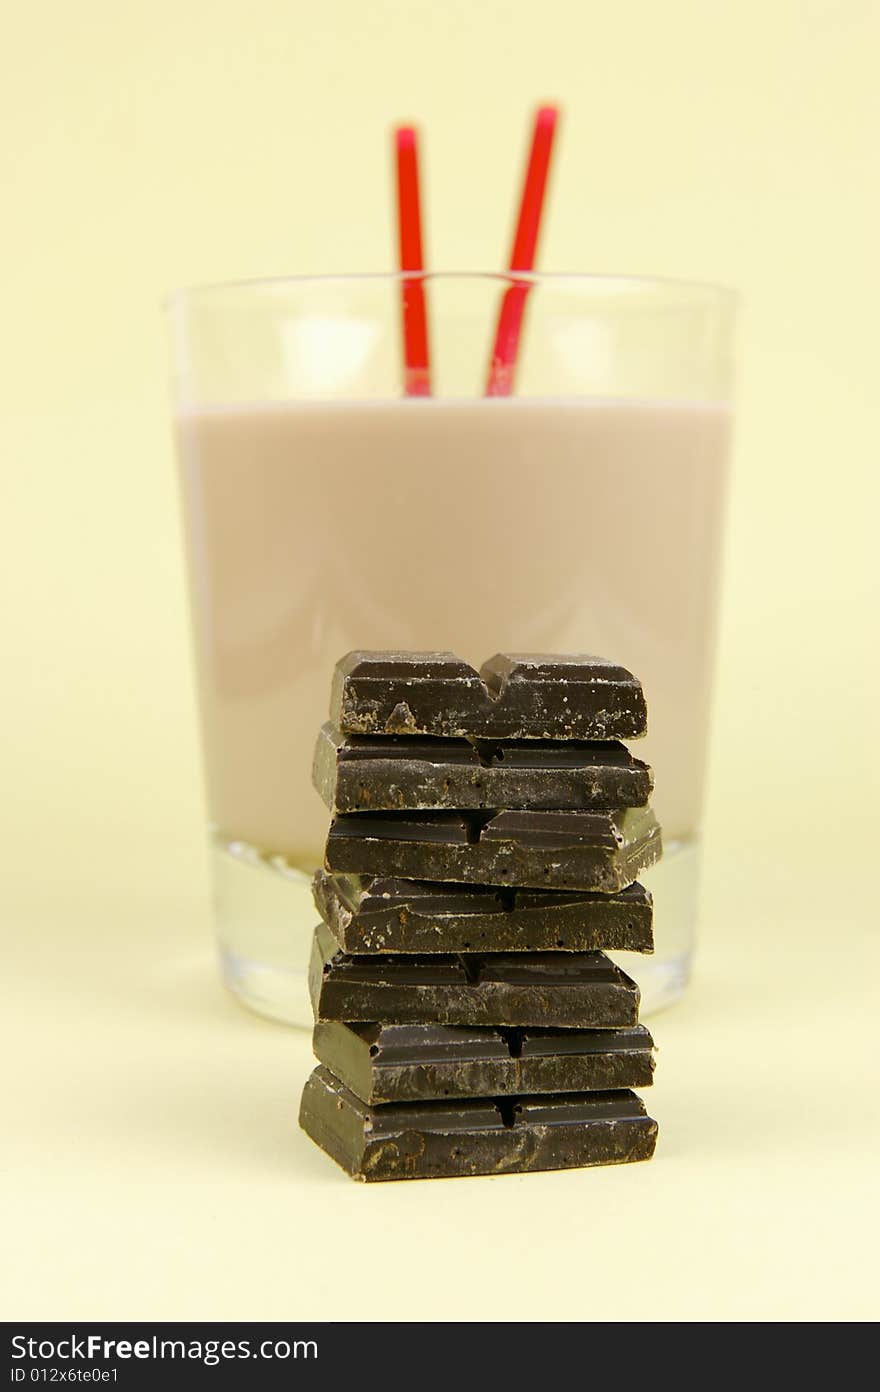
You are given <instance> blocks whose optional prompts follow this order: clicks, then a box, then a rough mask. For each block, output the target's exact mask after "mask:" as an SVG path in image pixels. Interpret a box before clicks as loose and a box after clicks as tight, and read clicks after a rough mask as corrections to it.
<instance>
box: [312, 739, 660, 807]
mask: <svg viewBox="0 0 880 1392" xmlns="http://www.w3.org/2000/svg"><path fill="white" fill-rule="evenodd" d="M312 782H313V783H314V785H315V787H316V788H317V790H318V792H319V793H320V794H321V797H322V798H323V799H324V801H325V802H326V804H327V806H328V807H329V808H330V810H331V812H334V813H340V812H383V811H394V810H410V811H419V810H422V811H430V810H432V809H437V808H441V809H442V808H463V807H464V808H470V807H477V808H479V807H505V808H507V807H514V808H517V807H518V808H533V809H536V808H553V809H557V810H558V809H559V808H607V807H610V808H618V807H644V806H645V804H646V803H647V801H648V799H649V798H650V796H651V790H652V788H653V782H654V780H653V777H652V775H651V770H650V769H649V768H648V765H647V764H643V763H642V761H641V760H640V759H634V758H633V756H632V755H631V754H630V753H629V751H628V750H627V749H625V748H624V746H623V745H622V744H618V743H617V742H616V741H615V740H610V741H608V742H607V743H605V744H597V743H586V742H584V741H583V740H567V741H560V742H557V743H555V744H554V743H552V742H551V741H549V740H520V741H509V740H508V741H505V742H503V743H492V742H491V741H486V740H474V741H470V740H465V739H432V738H430V737H429V736H413V737H410V738H407V737H406V736H404V735H385V736H370V735H343V734H341V733H340V732H339V730H337V729H336V728H335V726H333V725H330V724H327V725H325V726H324V727H323V728H322V730H321V733H320V734H319V736H318V743H317V746H316V748H315V759H314V765H313V769H312Z"/></svg>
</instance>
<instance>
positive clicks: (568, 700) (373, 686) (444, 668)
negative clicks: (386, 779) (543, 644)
mask: <svg viewBox="0 0 880 1392" xmlns="http://www.w3.org/2000/svg"><path fill="white" fill-rule="evenodd" d="M330 718H331V720H332V721H333V723H334V725H336V726H338V728H339V729H340V730H342V731H343V732H344V733H346V734H361V735H374V734H380V735H382V734H385V735H442V736H444V737H449V736H452V737H454V738H458V737H466V736H468V735H477V736H482V737H484V738H488V739H553V740H561V739H579V740H613V739H614V740H616V739H636V738H637V737H638V736H640V735H643V734H644V733H645V730H646V728H647V715H646V710H645V697H644V693H643V692H642V687H641V683H640V682H639V681H637V679H636V678H635V677H634V676H633V674H632V673H631V672H628V671H627V670H626V668H625V667H618V666H617V665H616V664H615V663H613V662H608V661H607V660H606V659H605V658H604V657H591V656H588V655H587V654H584V653H576V654H553V653H497V654H496V655H495V657H490V658H489V660H488V662H484V663H483V666H482V667H481V668H480V670H479V672H478V671H477V670H476V668H474V667H471V666H469V664H468V663H467V662H463V661H462V660H461V658H459V657H456V656H455V654H454V653H449V652H424V653H420V652H350V653H348V654H346V656H345V657H343V658H342V659H341V660H340V661H339V662H338V663H337V664H336V671H335V673H334V677H333V687H332V691H331V697H330Z"/></svg>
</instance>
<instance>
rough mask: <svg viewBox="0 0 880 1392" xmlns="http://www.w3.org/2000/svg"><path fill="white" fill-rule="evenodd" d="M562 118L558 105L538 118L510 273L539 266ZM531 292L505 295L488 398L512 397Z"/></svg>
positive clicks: (520, 289) (516, 289) (521, 289)
mask: <svg viewBox="0 0 880 1392" xmlns="http://www.w3.org/2000/svg"><path fill="white" fill-rule="evenodd" d="M558 117H559V111H558V108H557V107H555V106H542V107H541V108H540V109H539V110H538V112H537V113H536V115H535V126H534V132H533V134H532V148H531V151H530V152H529V160H528V164H527V166H526V174H525V181H524V183H523V189H522V195H521V198H520V204H519V217H518V219H517V224H516V232H515V234H514V238H513V249H512V251H511V253H510V263H509V266H508V269H509V270H510V271H531V270H532V269H533V268H534V265H535V255H536V252H537V249H538V233H539V232H540V230H541V214H542V212H543V209H544V194H545V192H546V189H547V172H548V170H549V168H550V155H551V152H552V150H553V137H554V135H555V133H556V122H557V120H558ZM530 289H531V286H530V284H529V283H526V284H518V285H511V286H510V288H509V289H508V290H506V291H505V292H504V298H503V299H502V301H501V309H500V311H499V314H498V325H497V328H496V330H495V345H494V347H493V349H492V357H491V360H490V362H489V375H488V379H487V382H486V395H487V396H509V395H510V393H511V392H512V391H513V382H514V376H515V374H516V360H517V355H518V352H519V340H520V333H521V330H522V322H523V315H524V314H525V308H526V299H527V297H528V293H529V290H530Z"/></svg>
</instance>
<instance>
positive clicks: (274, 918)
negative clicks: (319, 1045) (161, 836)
mask: <svg viewBox="0 0 880 1392" xmlns="http://www.w3.org/2000/svg"><path fill="white" fill-rule="evenodd" d="M211 871H212V878H213V890H214V917H215V924H216V930H217V939H218V946H219V951H220V966H221V971H222V974H223V980H224V982H225V984H226V985H227V986H228V987H229V989H230V991H232V992H233V994H234V995H236V996H237V997H238V999H239V1000H240V1001H241V1002H242V1004H243V1005H246V1006H247V1007H248V1008H249V1009H250V1010H254V1011H256V1012H257V1014H259V1015H264V1016H266V1017H268V1018H269V1019H271V1020H279V1021H282V1022H283V1023H284V1024H289V1025H296V1026H299V1027H300V1028H302V1029H309V1030H310V1029H311V1028H312V1007H311V1002H310V1000H309V991H308V964H309V954H310V952H311V943H312V931H313V929H314V927H315V924H316V923H317V921H318V914H317V911H316V909H315V906H314V904H313V902H312V892H311V877H310V876H309V875H307V874H306V873H304V872H303V871H302V870H300V869H298V868H297V867H296V866H294V865H291V864H290V862H289V861H286V860H285V859H284V858H283V857H282V856H265V855H263V854H262V853H261V852H260V851H259V850H257V849H256V847H254V846H250V845H247V844H246V843H245V842H243V841H231V842H226V841H221V840H219V839H214V840H212V847H211ZM698 879H699V846H698V843H697V842H696V841H695V840H688V841H677V842H673V843H672V844H671V845H667V847H666V849H665V852H664V856H663V859H662V860H661V862H660V864H659V865H657V866H655V867H654V868H653V869H652V870H650V871H648V872H646V874H645V876H644V881H645V884H646V885H647V886H648V888H649V889H650V890H651V892H652V893H653V895H654V920H655V922H654V936H655V942H656V950H655V952H654V953H653V954H651V955H649V956H641V955H639V954H638V953H634V952H615V953H612V954H611V956H613V957H614V960H615V961H616V962H618V963H619V964H620V966H621V967H623V968H624V970H625V971H626V972H628V973H629V975H630V976H632V977H633V978H634V979H635V980H636V981H637V982H638V984H639V987H640V988H641V992H642V1006H641V1013H642V1015H643V1016H644V1015H650V1014H651V1013H652V1012H654V1011H657V1010H662V1009H664V1008H665V1007H666V1006H668V1005H672V1004H673V1002H674V1001H676V1000H678V998H679V996H680V995H681V994H682V992H683V991H684V989H685V986H686V985H687V982H688V978H689V976H690V969H691V961H692V957H693V948H694V937H695V931H696V900H697V888H698Z"/></svg>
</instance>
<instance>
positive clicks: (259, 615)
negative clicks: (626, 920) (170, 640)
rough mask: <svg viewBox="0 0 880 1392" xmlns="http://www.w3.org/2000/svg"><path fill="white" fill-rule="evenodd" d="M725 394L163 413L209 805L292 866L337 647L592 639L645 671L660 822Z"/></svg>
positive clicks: (668, 821) (679, 761) (694, 648)
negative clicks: (720, 399)
mask: <svg viewBox="0 0 880 1392" xmlns="http://www.w3.org/2000/svg"><path fill="white" fill-rule="evenodd" d="M729 424H730V417H729V413H728V411H727V409H726V408H724V407H720V406H711V405H698V404H690V403H687V402H675V401H670V402H652V401H639V400H598V399H597V400H590V399H577V400H570V401H568V400H540V399H528V398H525V399H523V398H514V399H508V400H435V401H432V400H410V401H406V400H402V401H377V402H352V403H350V404H346V403H339V402H333V403H332V404H331V403H327V404H321V403H314V404H303V403H293V404H283V405H279V404H253V405H249V406H236V407H210V408H205V409H198V410H190V411H187V412H185V413H182V414H180V415H179V416H178V421H177V430H178V440H179V455H180V461H181V472H182V481H183V490H184V500H185V515H186V525H187V532H188V550H189V558H190V574H191V593H192V602H193V616H194V627H195V636H196V652H197V663H198V676H199V687H200V699H201V707H202V724H203V737H204V741H205V766H206V772H207V784H208V800H209V808H210V815H211V818H212V820H213V822H214V824H215V827H216V828H217V830H218V832H219V833H220V834H221V836H222V837H223V838H226V839H228V840H230V841H244V842H247V843H249V844H251V845H252V846H254V847H256V848H258V849H259V850H260V851H261V852H263V853H269V854H282V855H284V856H285V857H287V858H288V859H290V860H292V861H293V862H294V864H297V865H300V866H301V867H303V868H304V869H310V868H311V867H313V866H314V865H315V864H316V863H317V862H318V860H319V857H320V852H321V847H322V841H323V838H324V835H325V834H326V818H327V813H326V809H325V808H324V806H323V804H322V803H321V801H320V799H319V798H318V795H317V794H316V793H315V792H313V791H312V789H311V786H310V771H311V760H312V750H313V747H314V743H315V737H316V735H317V731H318V728H319V726H320V725H321V723H322V721H323V720H324V719H325V718H326V713H327V703H328V696H329V690H330V678H331V674H332V671H333V665H334V663H335V661H336V659H337V658H338V657H339V656H340V655H341V654H342V653H344V652H346V651H347V650H348V649H350V648H412V649H451V650H452V651H454V652H456V653H458V654H460V655H461V656H462V657H464V658H466V659H467V660H468V661H470V662H472V663H474V664H475V665H477V666H479V664H480V663H481V662H482V661H483V660H484V659H485V658H486V657H488V656H490V655H491V654H492V653H494V652H496V651H498V650H499V649H501V650H503V649H513V650H516V651H520V652H522V651H540V652H593V653H600V654H604V655H605V656H607V657H610V658H613V659H614V660H615V661H616V662H620V663H623V664H624V665H625V666H627V667H629V668H631V670H632V671H634V672H635V673H636V674H637V675H638V676H639V677H640V678H641V680H642V681H643V683H644V686H645V691H646V695H647V698H648V705H649V711H650V733H649V735H648V737H647V739H646V740H644V741H640V742H639V746H638V748H637V750H636V752H637V753H638V754H639V756H640V757H643V758H647V759H648V760H649V762H650V763H652V764H653V765H654V767H655V770H656V775H657V794H656V798H655V806H656V809H657V813H658V816H659V818H660V820H661V822H662V824H663V827H664V833H665V836H666V839H667V842H669V841H675V840H687V839H688V838H689V837H690V836H691V835H692V834H693V832H694V831H695V829H696V827H697V825H698V822H699V817H700V806H701V799H702V792H703V761H704V747H705V737H706V728H707V719H708V713H709V693H710V684H711V675H712V657H713V646H714V617H715V610H716V585H717V578H718V562H719V545H720V531H721V512H722V499H723V493H724V487H725V472H726V456H727V445H728V435H729Z"/></svg>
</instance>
